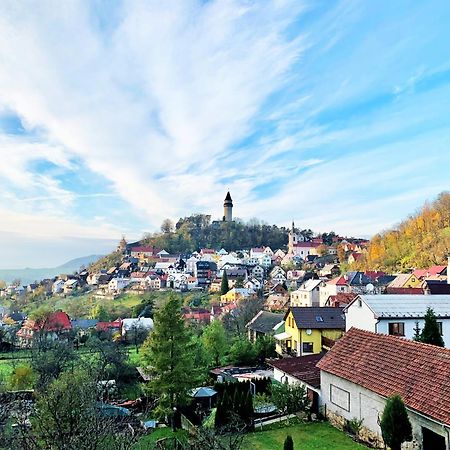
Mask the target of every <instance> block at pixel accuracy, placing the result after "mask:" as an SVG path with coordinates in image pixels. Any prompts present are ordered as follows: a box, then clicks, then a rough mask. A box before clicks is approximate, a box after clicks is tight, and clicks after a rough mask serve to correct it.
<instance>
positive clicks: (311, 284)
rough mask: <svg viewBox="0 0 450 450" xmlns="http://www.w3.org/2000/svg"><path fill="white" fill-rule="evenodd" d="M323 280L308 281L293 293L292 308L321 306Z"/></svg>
mask: <svg viewBox="0 0 450 450" xmlns="http://www.w3.org/2000/svg"><path fill="white" fill-rule="evenodd" d="M321 283H322V281H321V280H312V279H311V280H308V281H306V282H305V283H303V284H302V285H301V286H300V288H298V289H297V290H296V291H292V292H291V306H319V301H320V292H319V287H320V285H321Z"/></svg>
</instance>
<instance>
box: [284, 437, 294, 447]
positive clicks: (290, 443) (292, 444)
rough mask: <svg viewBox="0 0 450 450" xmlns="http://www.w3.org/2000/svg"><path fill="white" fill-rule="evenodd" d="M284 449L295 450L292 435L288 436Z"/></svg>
mask: <svg viewBox="0 0 450 450" xmlns="http://www.w3.org/2000/svg"><path fill="white" fill-rule="evenodd" d="M283 449H284V450H294V441H293V440H292V436H291V435H290V434H288V435H287V436H286V439H285V440H284V445H283Z"/></svg>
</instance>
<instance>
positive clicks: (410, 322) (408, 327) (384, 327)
mask: <svg viewBox="0 0 450 450" xmlns="http://www.w3.org/2000/svg"><path fill="white" fill-rule="evenodd" d="M437 321H438V322H442V338H443V339H444V344H445V346H446V347H447V348H450V319H439V318H438V319H437ZM396 322H403V323H404V324H405V326H404V328H405V337H406V338H407V339H412V338H413V337H414V335H415V332H414V328H415V327H416V322H419V328H420V330H422V329H423V327H424V324H425V320H424V319H414V318H411V319H410V318H407V319H405V318H396V319H380V321H379V323H378V325H377V333H381V334H389V324H390V323H396Z"/></svg>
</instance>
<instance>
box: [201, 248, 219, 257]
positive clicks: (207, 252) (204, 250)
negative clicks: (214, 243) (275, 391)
mask: <svg viewBox="0 0 450 450" xmlns="http://www.w3.org/2000/svg"><path fill="white" fill-rule="evenodd" d="M200 253H201V254H202V255H212V254H214V253H216V251H215V250H213V249H212V248H202V249H201V250H200Z"/></svg>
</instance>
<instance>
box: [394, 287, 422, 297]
mask: <svg viewBox="0 0 450 450" xmlns="http://www.w3.org/2000/svg"><path fill="white" fill-rule="evenodd" d="M386 294H399V295H411V294H412V295H422V294H423V289H422V288H421V287H418V288H398V287H389V286H388V287H387V288H386Z"/></svg>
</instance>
